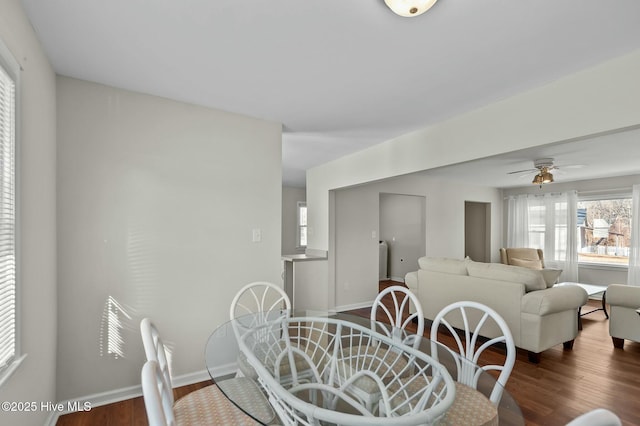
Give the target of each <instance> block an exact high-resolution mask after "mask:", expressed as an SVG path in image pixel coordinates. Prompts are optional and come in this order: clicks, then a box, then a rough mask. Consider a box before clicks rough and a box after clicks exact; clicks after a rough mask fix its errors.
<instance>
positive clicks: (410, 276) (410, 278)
mask: <svg viewBox="0 0 640 426" xmlns="http://www.w3.org/2000/svg"><path fill="white" fill-rule="evenodd" d="M404 283H405V285H406V286H407V287H409V290H411V291H412V292H414V293H415V294H418V271H413V272H409V273H407V274H406V275H405V276H404Z"/></svg>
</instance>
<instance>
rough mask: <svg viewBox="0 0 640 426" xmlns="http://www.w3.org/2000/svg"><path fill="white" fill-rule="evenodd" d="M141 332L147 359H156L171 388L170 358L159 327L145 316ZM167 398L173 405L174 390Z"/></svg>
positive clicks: (141, 323) (141, 322)
mask: <svg viewBox="0 0 640 426" xmlns="http://www.w3.org/2000/svg"><path fill="white" fill-rule="evenodd" d="M140 334H141V335H142V346H144V353H145V356H146V358H147V361H155V362H157V363H158V368H159V369H160V371H161V372H162V376H163V377H164V381H165V382H166V384H167V385H168V386H169V389H171V388H172V383H171V371H170V366H169V360H168V357H167V353H168V351H167V348H166V347H165V345H164V342H163V341H162V338H161V337H160V333H159V332H158V328H157V327H156V325H155V324H154V323H153V322H152V321H151V319H149V318H143V319H142V321H140ZM149 368H151V367H149ZM167 398H168V400H169V403H170V404H171V405H173V403H174V400H173V392H169V394H168V397H167ZM163 399H164V395H163Z"/></svg>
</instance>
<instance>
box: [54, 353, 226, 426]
mask: <svg viewBox="0 0 640 426" xmlns="http://www.w3.org/2000/svg"><path fill="white" fill-rule="evenodd" d="M236 369H237V365H236V363H235V362H233V363H229V364H227V365H224V366H221V367H219V368H217V369H216V370H215V371H214V374H215V375H216V376H225V375H227V374H233V373H235V372H236ZM206 380H211V376H210V375H209V372H208V371H207V370H201V371H195V372H193V373H187V374H182V375H180V376H174V377H172V378H171V382H172V384H173V387H174V388H178V387H181V386H186V385H191V384H194V383H200V382H204V381H206ZM139 396H142V386H141V385H136V386H129V387H126V388H121V389H114V390H110V391H106V392H100V393H96V394H92V395H87V396H83V397H80V398H74V399H69V400H65V401H60V402H58V403H57V404H56V406H60V407H63V408H64V409H62V410H53V411H52V413H51V415H49V418H48V419H47V421H46V422H45V426H55V424H56V423H57V422H58V417H60V416H62V415H65V414H69V413H72V412H74V410H73V407H89V409H91V408H95V407H100V406H102V405H107V404H113V403H114V402H120V401H125V400H127V399H132V398H137V397H139ZM85 404H86V405H85ZM81 409H82V408H81Z"/></svg>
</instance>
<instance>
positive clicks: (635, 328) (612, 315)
mask: <svg viewBox="0 0 640 426" xmlns="http://www.w3.org/2000/svg"><path fill="white" fill-rule="evenodd" d="M607 302H608V303H609V306H610V310H609V334H610V335H611V339H612V340H613V346H615V347H616V348H622V347H624V340H625V339H627V340H633V341H634V342H640V315H638V312H637V311H636V310H637V309H640V287H636V286H630V285H623V284H611V285H609V286H608V287H607Z"/></svg>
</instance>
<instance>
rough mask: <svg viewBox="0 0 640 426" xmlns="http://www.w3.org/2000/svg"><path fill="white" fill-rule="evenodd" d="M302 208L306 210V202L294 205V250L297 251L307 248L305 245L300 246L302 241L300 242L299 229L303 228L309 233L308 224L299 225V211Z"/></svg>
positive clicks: (300, 234)
mask: <svg viewBox="0 0 640 426" xmlns="http://www.w3.org/2000/svg"><path fill="white" fill-rule="evenodd" d="M302 207H304V208H305V209H306V208H307V202H306V201H298V202H297V203H296V248H297V249H305V248H307V245H306V244H302V241H300V239H301V238H302V233H301V232H300V230H301V228H305V229H306V230H307V232H308V231H309V227H308V224H305V225H302V224H301V223H300V209H301V208H302ZM307 220H308V219H307ZM308 236H309V234H308V233H307V237H308Z"/></svg>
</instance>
